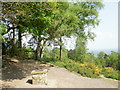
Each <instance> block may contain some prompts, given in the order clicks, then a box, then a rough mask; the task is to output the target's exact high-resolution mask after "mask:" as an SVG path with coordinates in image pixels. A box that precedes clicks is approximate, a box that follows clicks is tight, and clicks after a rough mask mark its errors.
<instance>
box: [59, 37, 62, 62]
mask: <svg viewBox="0 0 120 90" xmlns="http://www.w3.org/2000/svg"><path fill="white" fill-rule="evenodd" d="M60 42H62V38H60ZM59 60H62V45H61V44H60V58H59Z"/></svg>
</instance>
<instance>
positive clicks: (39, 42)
mask: <svg viewBox="0 0 120 90" xmlns="http://www.w3.org/2000/svg"><path fill="white" fill-rule="evenodd" d="M40 45H41V40H40V39H38V45H37V50H36V51H37V56H36V59H40Z"/></svg>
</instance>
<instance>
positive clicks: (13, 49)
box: [11, 29, 16, 57]
mask: <svg viewBox="0 0 120 90" xmlns="http://www.w3.org/2000/svg"><path fill="white" fill-rule="evenodd" d="M15 49H16V48H15V29H13V38H12V53H11V56H12V57H13V56H14V55H15V53H16V52H15Z"/></svg>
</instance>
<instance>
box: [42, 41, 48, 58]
mask: <svg viewBox="0 0 120 90" xmlns="http://www.w3.org/2000/svg"><path fill="white" fill-rule="evenodd" d="M46 41H47V40H45V41H44V42H43V45H42V48H41V51H40V58H43V51H44V48H45V44H46Z"/></svg>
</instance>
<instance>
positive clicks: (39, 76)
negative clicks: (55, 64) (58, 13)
mask: <svg viewBox="0 0 120 90" xmlns="http://www.w3.org/2000/svg"><path fill="white" fill-rule="evenodd" d="M47 72H48V70H47V69H44V70H33V71H32V72H31V75H32V84H42V85H47Z"/></svg>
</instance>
